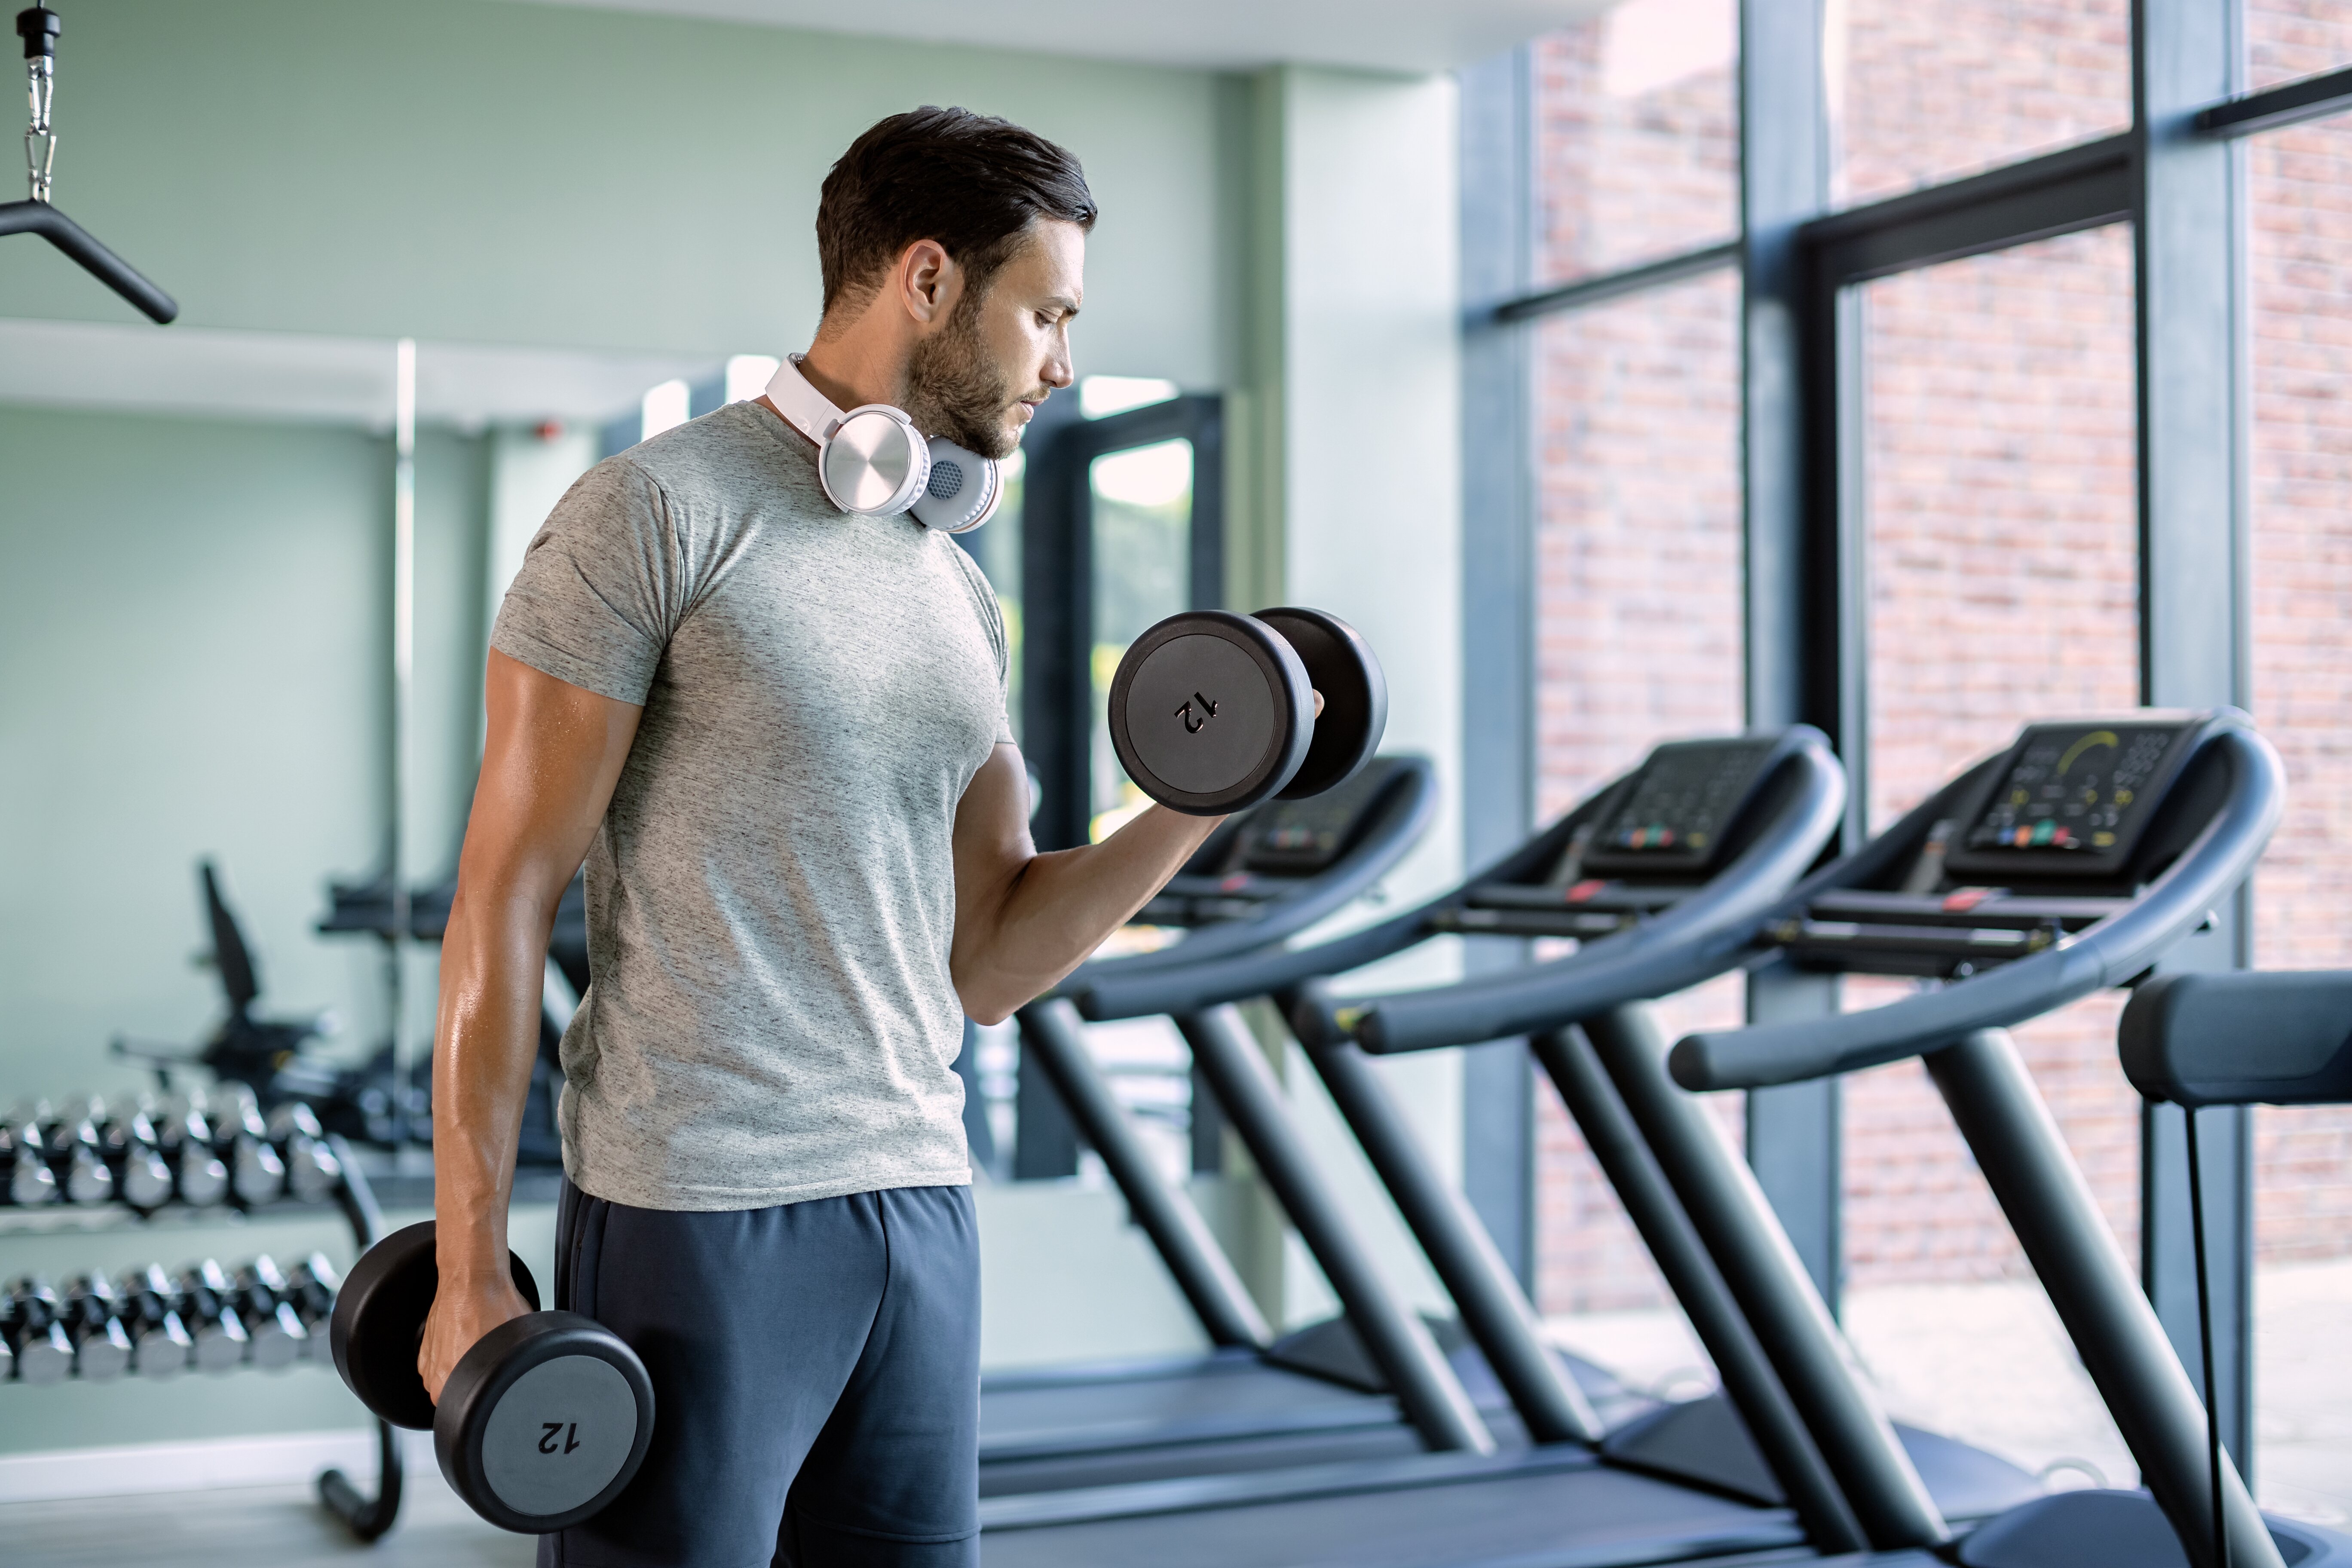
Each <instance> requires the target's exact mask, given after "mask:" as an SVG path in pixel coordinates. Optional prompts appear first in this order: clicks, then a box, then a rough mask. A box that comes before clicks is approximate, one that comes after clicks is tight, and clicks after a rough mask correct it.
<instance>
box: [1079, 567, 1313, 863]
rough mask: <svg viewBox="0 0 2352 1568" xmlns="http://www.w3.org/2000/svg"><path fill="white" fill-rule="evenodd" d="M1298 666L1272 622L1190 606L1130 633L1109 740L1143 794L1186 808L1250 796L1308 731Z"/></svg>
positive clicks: (1291, 757) (1252, 799)
mask: <svg viewBox="0 0 2352 1568" xmlns="http://www.w3.org/2000/svg"><path fill="white" fill-rule="evenodd" d="M1314 712H1315V698H1314V691H1313V688H1312V687H1311V686H1310V685H1309V684H1308V681H1307V668H1306V667H1305V666H1304V665H1303V664H1301V663H1300V662H1299V658H1298V655H1297V653H1296V652H1294V651H1293V650H1292V648H1291V647H1290V644H1289V643H1288V642H1286V641H1285V640H1284V639H1283V637H1282V636H1281V635H1280V634H1279V633H1278V632H1276V630H1275V629H1274V628H1273V627H1272V626H1267V625H1265V623H1263V622H1261V621H1257V620H1254V619H1252V618H1251V617H1250V616H1236V615H1234V614H1232V613H1231V612H1229V611H1225V610H1194V611H1191V612H1189V613H1187V614H1184V615H1181V616H1169V617H1168V618H1167V619H1166V620H1164V621H1161V622H1160V624H1159V625H1157V626H1153V627H1151V628H1150V630H1149V631H1146V632H1145V633H1144V634H1143V635H1142V636H1141V637H1138V638H1136V640H1135V643H1134V645H1133V646H1132V647H1129V649H1128V650H1127V654H1126V656H1125V657H1124V658H1121V659H1120V660H1119V662H1118V673H1117V674H1116V675H1115V676H1113V677H1112V679H1111V687H1110V713H1109V720H1110V735H1111V746H1112V749H1113V750H1115V751H1116V752H1118V761H1119V765H1120V766H1121V767H1123V768H1125V769H1126V770H1127V774H1128V777H1129V778H1131V779H1133V780H1134V781H1135V782H1136V784H1137V785H1138V786H1139V787H1140V788H1141V789H1142V791H1143V793H1144V794H1146V795H1150V797H1151V798H1152V799H1154V800H1156V801H1158V802H1160V804H1161V805H1166V806H1169V807H1171V808H1172V809H1174V810H1177V811H1181V812H1183V813H1185V814H1186V815H1188V816H1223V815H1224V814H1226V813H1228V812H1234V811H1242V810H1245V809H1247V808H1248V807H1250V806H1252V805H1256V804H1257V803H1258V802H1260V801H1262V800H1264V799H1265V798H1266V797H1267V796H1268V795H1272V794H1274V793H1275V792H1276V790H1279V789H1281V788H1282V787H1283V786H1284V785H1285V784H1288V783H1289V782H1290V780H1291V776H1292V775H1293V774H1294V773H1297V771H1298V766H1299V764H1300V763H1302V762H1304V761H1305V760H1306V757H1307V746H1308V743H1309V742H1311V741H1312V739H1313V736H1314V726H1313V719H1314Z"/></svg>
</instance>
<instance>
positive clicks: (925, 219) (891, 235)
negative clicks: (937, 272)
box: [816, 104, 1097, 312]
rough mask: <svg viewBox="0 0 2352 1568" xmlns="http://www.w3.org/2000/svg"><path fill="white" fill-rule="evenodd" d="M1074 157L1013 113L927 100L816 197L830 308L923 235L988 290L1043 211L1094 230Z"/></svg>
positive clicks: (866, 285) (870, 135) (856, 150)
mask: <svg viewBox="0 0 2352 1568" xmlns="http://www.w3.org/2000/svg"><path fill="white" fill-rule="evenodd" d="M1096 216H1097V209H1096V207H1095V198H1094V193H1093V192H1091V191H1089V190H1087V175H1086V171H1085V170H1084V169H1081V168H1080V167H1079V166H1078V161H1077V160H1076V158H1073V157H1072V156H1070V154H1069V153H1066V152H1065V151H1064V150H1063V149H1061V148H1059V147H1056V146H1055V145H1054V143H1052V142H1048V141H1046V140H1045V138H1044V137H1043V136H1040V135H1037V134H1036V133H1035V132H1030V131H1024V130H1023V129H1022V128H1021V127H1020V126H1018V125H1015V124H1013V122H1012V121H1009V120H998V119H996V118H994V117H993V116H991V115H986V114H974V113H972V112H971V110H966V109H935V108H932V107H930V106H929V105H928V104H927V105H925V106H924V107H923V108H921V109H915V110H908V111H907V112H906V113H904V114H894V115H892V116H890V118H889V119H887V120H885V121H881V122H880V123H879V124H877V125H876V126H875V127H874V128H873V129H871V130H869V131H867V132H866V134H864V135H863V136H860V137H859V138H858V139H857V140H856V141H855V142H851V143H850V144H849V151H848V152H846V153H843V154H842V155H841V161H840V162H839V163H835V164H834V166H833V170H832V172H831V173H829V174H826V175H825V177H824V191H823V193H822V194H821V195H819V196H818V198H817V204H816V254H817V262H818V265H819V266H820V267H821V268H822V269H823V271H824V309H825V310H826V311H828V312H830V311H831V310H832V309H833V307H834V303H835V301H836V300H840V299H841V298H842V297H843V296H845V295H852V296H854V295H856V294H857V293H859V292H861V291H863V290H866V289H870V288H872V287H873V285H874V282H875V279H877V277H878V276H879V275H880V274H881V273H882V272H884V271H885V270H887V268H889V266H890V264H891V263H892V262H894V261H896V260H897V259H898V257H899V255H900V254H901V253H902V252H904V251H905V250H906V248H907V247H908V246H910V245H912V244H914V243H915V242H916V241H917V240H919V239H935V240H937V241H939V242H940V247H941V248H943V249H945V250H946V251H947V253H948V255H950V257H952V258H954V259H955V261H956V264H957V265H958V266H960V267H961V268H963V269H964V273H965V275H966V276H967V277H968V278H969V279H971V287H972V288H973V289H975V290H979V289H985V288H986V287H987V286H988V282H989V279H991V278H992V276H994V274H995V272H996V269H997V268H1000V267H1002V266H1003V265H1004V263H1005V262H1006V261H1007V260H1008V259H1010V258H1011V257H1012V255H1013V251H1014V250H1015V249H1017V248H1018V247H1019V246H1020V243H1021V237H1022V236H1023V235H1024V234H1025V233H1026V232H1027V231H1028V227H1029V224H1030V222H1031V220H1033V219H1034V218H1038V217H1049V218H1063V219H1066V220H1067V221H1069V222H1071V223H1074V224H1076V225H1077V226H1079V227H1080V228H1087V229H1090V228H1092V227H1094V226H1095V218H1096Z"/></svg>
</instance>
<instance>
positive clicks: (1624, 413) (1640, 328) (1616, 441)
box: [1531, 269, 1743, 1350]
mask: <svg viewBox="0 0 2352 1568" xmlns="http://www.w3.org/2000/svg"><path fill="white" fill-rule="evenodd" d="M1532 342H1533V349H1534V353H1533V356H1532V358H1533V363H1532V371H1531V374H1532V376H1533V387H1532V399H1531V402H1532V407H1533V416H1534V420H1535V428H1534V433H1533V434H1534V447H1535V452H1536V474H1537V486H1538V509H1537V520H1536V584H1537V601H1536V615H1537V639H1538V651H1537V671H1536V674H1537V679H1536V713H1537V717H1536V724H1537V747H1538V750H1537V782H1538V815H1539V816H1540V817H1541V818H1542V819H1544V820H1549V819H1550V818H1552V817H1554V816H1558V815H1559V813H1560V812H1562V811H1564V810H1566V809H1568V808H1569V807H1570V806H1571V805H1575V804H1576V802H1577V801H1579V800H1580V799H1582V798H1583V797H1584V796H1585V795H1589V794H1591V791H1592V790H1593V789H1594V788H1596V787H1597V786H1599V785H1600V784H1603V783H1605V782H1607V781H1608V780H1609V779H1611V778H1612V777H1614V776H1615V775H1617V774H1618V773H1622V772H1623V771H1624V770H1625V769H1627V768H1629V767H1631V766H1633V764H1634V763H1637V762H1639V761H1640V760H1641V758H1642V756H1643V753H1644V752H1647V751H1648V750H1649V749H1650V747H1651V746H1653V745H1654V744H1655V743H1657V742H1660V741H1662V740H1667V739H1671V738H1675V737H1678V736H1687V735H1698V734H1721V733H1725V732H1727V731H1735V730H1738V729H1739V728H1740V726H1741V723H1742V710H1743V696H1742V686H1741V683H1742V668H1743V667H1742V663H1741V657H1740V624H1741V604H1740V592H1741V589H1740V584H1741V581H1742V576H1741V564H1740V548H1741V547H1740V507H1739V279H1738V275H1737V274H1736V273H1735V272H1733V271H1731V270H1729V269H1726V270H1724V271H1722V272H1718V273H1714V274H1710V275H1708V276H1706V277H1705V278H1701V279H1695V280H1693V281H1691V282H1688V283H1684V284H1679V285H1676V286H1674V287H1671V288H1664V289H1651V290H1649V291H1647V292H1644V293H1642V294H1637V295H1633V296H1632V297H1629V298H1626V299H1621V300H1612V301H1611V302H1609V303H1606V304H1602V305H1597V306H1593V307H1591V308H1590V309H1586V310H1574V311H1569V312H1564V313H1562V314H1560V315H1557V316H1552V317H1549V318H1546V319H1544V320H1542V321H1540V322H1538V325H1537V326H1536V327H1535V328H1534V329H1533V333H1532ZM1741 995H1742V993H1741V989H1740V983H1739V982H1738V979H1737V978H1730V979H1727V980H1725V981H1722V982H1718V983H1717V984H1711V985H1707V986H1705V987H1702V988H1700V989H1699V990H1698V991H1696V992H1693V993H1690V994H1685V995H1683V996H1679V997H1675V998H1674V999H1672V1000H1671V1001H1670V1002H1668V1003H1667V1004H1666V1005H1665V1009H1664V1012H1665V1015H1666V1016H1665V1018H1664V1024H1665V1026H1666V1027H1667V1028H1668V1029H1669V1030H1673V1031H1682V1030H1687V1029H1691V1028H1699V1027H1706V1026H1716V1025H1721V1024H1727V1023H1732V1022H1736V1021H1737V1020H1738V1017H1739V1016H1740V1004H1741ZM1718 1100H1720V1102H1721V1104H1722V1107H1723V1110H1725V1112H1726V1113H1727V1115H1728V1116H1729V1117H1730V1118H1731V1119H1733V1121H1735V1122H1736V1118H1737V1115H1738V1097H1737V1096H1724V1097H1718ZM1538 1105H1539V1106H1540V1107H1541V1110H1540V1112H1539V1116H1540V1129H1539V1131H1540V1154H1539V1159H1540V1162H1541V1172H1540V1179H1539V1184H1538V1192H1539V1199H1538V1237H1539V1246H1538V1260H1539V1268H1540V1274H1541V1279H1540V1288H1539V1296H1540V1299H1541V1301H1542V1304H1543V1305H1544V1307H1545V1308H1546V1309H1547V1310H1551V1311H1558V1312H1569V1311H1575V1312H1586V1311H1593V1310H1614V1309H1623V1308H1649V1307H1654V1306H1656V1305H1658V1304H1660V1303H1662V1302H1663V1301H1664V1300H1665V1292H1664V1288H1663V1285H1662V1284H1661V1282H1660V1281H1659V1279H1658V1278H1657V1276H1656V1273H1655V1271H1654V1269H1653V1268H1652V1267H1651V1265H1650V1262H1649V1258H1648V1256H1647V1254H1646V1253H1644V1252H1643V1249H1642V1247H1641V1244H1640V1242H1639V1240H1638V1238H1637V1237H1635V1236H1634V1234H1633V1228H1632V1226H1631V1225H1630V1224H1628V1223H1627V1221H1626V1220H1625V1219H1624V1217H1623V1215H1622V1212H1621V1211H1620V1210H1619V1209H1618V1207H1617V1205H1616V1202H1615V1200H1614V1198H1613V1197H1612V1196H1611V1194H1610V1193H1609V1189H1608V1185H1607V1184H1606V1182H1605V1181H1603V1179H1602V1178H1601V1173H1600V1170H1599V1167H1598V1166H1596V1165H1595V1164H1594V1163H1593V1162H1592V1159H1591V1154H1590V1153H1589V1152H1587V1151H1586V1149H1585V1147H1584V1144H1583V1142H1582V1140H1581V1139H1580V1137H1579V1135H1578V1133H1577V1131H1576V1129H1575V1127H1574V1125H1573V1124H1572V1123H1570V1121H1569V1120H1568V1117H1567V1116H1566V1114H1565V1113H1564V1112H1563V1111H1561V1110H1560V1109H1559V1103H1558V1101H1557V1100H1554V1099H1553V1098H1552V1097H1551V1095H1550V1094H1549V1091H1547V1092H1545V1093H1543V1094H1541V1095H1538ZM1588 1327H1589V1325H1588ZM1593 1348H1594V1349H1596V1350H1605V1349H1607V1346H1606V1345H1595V1346H1594V1347H1593Z"/></svg>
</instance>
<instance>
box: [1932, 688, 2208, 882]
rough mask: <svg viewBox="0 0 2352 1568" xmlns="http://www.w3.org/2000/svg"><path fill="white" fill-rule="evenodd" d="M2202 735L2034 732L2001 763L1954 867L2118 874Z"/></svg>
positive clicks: (2125, 727) (2190, 728)
mask: <svg viewBox="0 0 2352 1568" xmlns="http://www.w3.org/2000/svg"><path fill="white" fill-rule="evenodd" d="M2199 730H2200V726H2199V725H2197V724H2194V723H2181V722H2172V723H2159V724H2151V723H2147V722H2139V723H2132V722H2118V723H2109V724H2101V723H2074V724H2036V725H2033V726H2032V727H2031V728H2029V729H2028V730H2027V731H2025V733H2024V734H2023V735H2022V736H2021V737H2020V738H2019V740H2018V742H2017V744H2016V746H2015V747H2013V748H2012V749H2011V752H2010V754H2009V756H2008V757H2007V758H2006V759H2005V761H2004V762H2003V764H2002V766H2001V769H2000V774H1999V777H1998V780H1997V782H1996V783H1995V784H1994V785H1993V788H1992V791H1991V793H1990V794H1989V795H1987V796H1986V797H1985V800H1984V805H1983V806H1982V807H1981V809H1980V810H1979V812H1978V814H1977V816H1976V819H1975V820H1974V821H1972V822H1971V823H1969V829H1968V832H1967V834H1966V835H1965V836H1964V837H1962V839H1961V840H1960V844H1959V846H1958V851H1957V852H1956V853H1955V854H1953V855H1952V856H1951V857H1950V858H1949V860H1948V864H1951V865H1953V866H1954V867H1955V868H1965V867H1967V866H1969V865H1975V866H1978V867H1980V868H1986V869H1990V868H1992V867H1994V866H1999V865H2011V866H2017V867H2021V868H2022V867H2024V866H2027V865H2032V864H2038V865H2039V866H2040V867H2041V868H2043V869H2046V870H2052V871H2060V870H2063V869H2065V868H2067V867H2069V866H2078V867H2081V868H2084V869H2085V870H2103V869H2110V868H2120V867H2121V866H2122V864H2123V862H2124V860H2125V858H2126V857H2127V856H2129V855H2130V853H2131V851H2132V848H2133V847H2134V846H2135V845H2136V844H2137V842H2138V839H2139V837H2140V834H2141V832H2142V831H2143V830H2144V829H2145V828H2146V827H2147V824H2148V822H2149V820H2150V819H2151V817H2152V816H2154V814H2155V809H2156V805H2157V803H2158V801H2159V800H2160V799H2161V798H2162V797H2163V795H2164V791H2165V789H2166V788H2167V786H2168V785H2169V784H2171V783H2172V781H2173V778H2174V776H2175V775H2176V774H2178V773H2179V771H2180V764H2181V763H2182V762H2183V761H2184V760H2185V759H2186V757H2187V755H2188V752H2189V748H2190V745H2191V743H2192V742H2194V741H2195V739H2196V736H2197V734H2198V731H2199Z"/></svg>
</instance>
